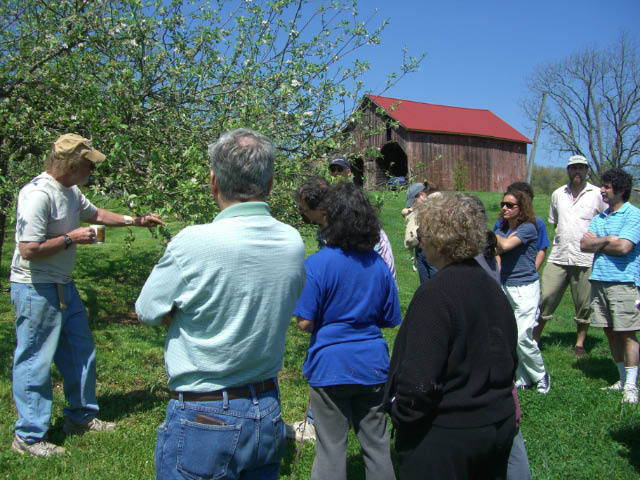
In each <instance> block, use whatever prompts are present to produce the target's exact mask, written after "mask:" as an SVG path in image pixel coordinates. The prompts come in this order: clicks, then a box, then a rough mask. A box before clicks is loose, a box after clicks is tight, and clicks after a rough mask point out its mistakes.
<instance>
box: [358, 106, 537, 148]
mask: <svg viewBox="0 0 640 480" xmlns="http://www.w3.org/2000/svg"><path fill="white" fill-rule="evenodd" d="M367 97H368V98H369V99H370V100H371V101H372V102H373V103H374V104H376V105H377V106H379V107H382V108H384V110H385V111H386V112H387V113H388V114H389V116H391V118H393V119H394V120H397V121H398V122H399V123H400V124H401V125H402V126H403V127H405V128H406V129H407V130H413V131H418V132H439V133H454V134H459V135H474V136H478V137H491V138H500V139H504V140H511V141H514V142H522V143H532V142H531V140H529V139H528V138H527V137H525V136H524V135H522V134H521V133H520V132H518V131H517V130H516V129H515V128H513V127H511V126H510V125H509V124H507V123H506V122H504V121H503V120H501V119H500V118H498V117H497V116H496V115H494V114H493V113H491V112H490V111H489V110H480V109H476V108H461V107H447V106H446V105H434V104H432V103H422V102H412V101H411V100H401V99H399V98H390V97H380V96H377V95H367Z"/></svg>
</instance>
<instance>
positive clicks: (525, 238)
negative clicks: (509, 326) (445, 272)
mask: <svg viewBox="0 0 640 480" xmlns="http://www.w3.org/2000/svg"><path fill="white" fill-rule="evenodd" d="M500 207H501V208H502V212H501V213H500V228H498V230H497V231H496V236H497V238H496V239H497V241H498V254H499V255H500V262H501V265H500V280H501V281H502V288H503V290H504V292H505V294H506V295H507V298H508V299H509V302H510V303H511V306H512V307H513V311H514V313H515V316H516V322H517V323H518V360H519V362H518V369H517V371H516V387H517V388H529V387H532V386H533V385H534V384H535V385H536V389H537V391H538V393H541V394H543V395H545V394H547V393H549V389H550V388H551V378H550V377H549V374H548V373H547V371H546V370H545V367H544V362H543V360H542V353H540V348H538V343H537V342H536V341H535V340H534V338H533V328H534V327H535V325H536V319H537V318H538V302H539V301H540V281H539V279H538V278H539V277H538V272H537V271H536V255H537V238H538V230H537V227H536V216H535V214H534V213H533V205H532V204H531V199H530V198H529V196H528V195H527V194H525V193H524V192H522V191H519V190H507V192H506V193H505V194H504V198H503V200H502V202H501V203H500Z"/></svg>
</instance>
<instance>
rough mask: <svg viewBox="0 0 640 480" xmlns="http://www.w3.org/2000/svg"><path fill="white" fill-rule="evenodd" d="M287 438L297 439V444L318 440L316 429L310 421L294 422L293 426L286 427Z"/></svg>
mask: <svg viewBox="0 0 640 480" xmlns="http://www.w3.org/2000/svg"><path fill="white" fill-rule="evenodd" d="M286 429H287V438H291V439H295V440H296V442H299V441H300V440H315V439H316V427H314V426H313V423H310V422H309V421H306V422H305V421H304V420H300V421H299V422H293V423H292V424H291V425H286Z"/></svg>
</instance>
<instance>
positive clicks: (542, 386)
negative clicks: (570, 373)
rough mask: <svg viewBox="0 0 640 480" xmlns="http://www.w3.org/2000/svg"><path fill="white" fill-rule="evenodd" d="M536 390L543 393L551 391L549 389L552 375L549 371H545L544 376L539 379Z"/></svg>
mask: <svg viewBox="0 0 640 480" xmlns="http://www.w3.org/2000/svg"><path fill="white" fill-rule="evenodd" d="M536 390H537V391H538V393H541V394H542V395H546V394H547V393H549V390H551V375H549V373H548V372H545V374H544V377H542V378H541V379H540V380H538V384H537V386H536Z"/></svg>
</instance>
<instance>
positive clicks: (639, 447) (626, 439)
mask: <svg viewBox="0 0 640 480" xmlns="http://www.w3.org/2000/svg"><path fill="white" fill-rule="evenodd" d="M611 438H612V439H613V440H615V441H616V442H618V443H619V444H621V445H623V446H624V447H626V451H625V450H623V449H620V450H619V452H618V455H620V456H621V457H624V458H626V459H627V461H628V462H629V464H630V465H631V466H633V468H634V469H635V471H636V472H637V473H638V474H640V423H638V421H636V422H635V423H634V424H633V425H625V426H624V427H622V428H618V429H616V430H613V431H612V432H611Z"/></svg>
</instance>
